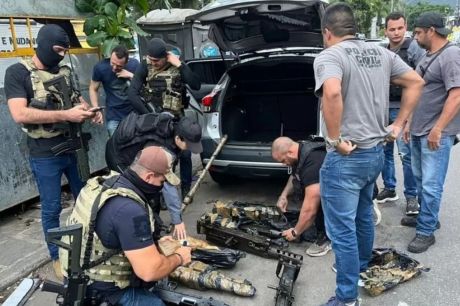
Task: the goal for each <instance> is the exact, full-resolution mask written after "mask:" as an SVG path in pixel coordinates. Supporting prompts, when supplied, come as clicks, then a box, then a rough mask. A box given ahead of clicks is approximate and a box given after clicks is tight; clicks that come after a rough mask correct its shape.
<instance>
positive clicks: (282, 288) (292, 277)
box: [268, 250, 303, 306]
mask: <svg viewBox="0 0 460 306" xmlns="http://www.w3.org/2000/svg"><path fill="white" fill-rule="evenodd" d="M278 255H279V258H278V266H277V267H276V276H277V277H278V278H279V279H280V282H279V284H278V287H274V286H268V288H270V289H275V290H276V295H275V300H276V302H275V306H291V305H292V303H293V302H294V295H293V294H292V291H293V290H294V283H295V281H296V280H297V276H299V272H300V268H301V266H302V262H303V256H302V255H298V254H294V253H291V252H287V251H280V250H278Z"/></svg>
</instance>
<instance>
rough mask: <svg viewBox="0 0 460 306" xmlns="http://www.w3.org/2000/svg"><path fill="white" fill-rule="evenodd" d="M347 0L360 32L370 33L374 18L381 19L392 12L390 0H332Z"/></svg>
mask: <svg viewBox="0 0 460 306" xmlns="http://www.w3.org/2000/svg"><path fill="white" fill-rule="evenodd" d="M394 1H396V0H394ZM336 2H345V3H347V4H349V5H350V6H351V8H352V9H353V13H354V15H355V19H356V23H357V24H358V32H359V33H365V34H368V33H369V30H370V27H371V23H372V18H374V17H377V20H378V21H380V20H381V19H382V17H385V16H386V15H387V14H388V13H389V12H390V9H391V8H390V6H391V4H390V1H389V0H388V1H386V0H344V1H340V0H332V1H331V3H336Z"/></svg>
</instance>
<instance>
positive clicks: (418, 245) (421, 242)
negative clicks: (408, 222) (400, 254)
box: [407, 234, 436, 253]
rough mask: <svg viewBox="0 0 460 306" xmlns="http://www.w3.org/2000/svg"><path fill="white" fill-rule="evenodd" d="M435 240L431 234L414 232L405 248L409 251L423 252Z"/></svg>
mask: <svg viewBox="0 0 460 306" xmlns="http://www.w3.org/2000/svg"><path fill="white" fill-rule="evenodd" d="M435 242H436V239H435V238H434V235H433V234H432V235H431V236H425V235H421V234H415V238H414V239H412V241H411V242H410V243H409V245H408V246H407V250H408V251H409V252H411V253H423V252H425V251H426V250H428V248H429V247H430V246H432V245H433V244H434V243H435Z"/></svg>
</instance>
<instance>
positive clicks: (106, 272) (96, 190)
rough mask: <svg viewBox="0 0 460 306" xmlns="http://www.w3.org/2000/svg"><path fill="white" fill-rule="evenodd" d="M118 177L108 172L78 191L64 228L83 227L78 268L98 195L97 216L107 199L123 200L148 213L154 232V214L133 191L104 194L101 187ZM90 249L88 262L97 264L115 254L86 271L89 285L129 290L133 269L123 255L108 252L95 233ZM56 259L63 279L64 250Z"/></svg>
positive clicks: (125, 189) (120, 188) (121, 189)
mask: <svg viewBox="0 0 460 306" xmlns="http://www.w3.org/2000/svg"><path fill="white" fill-rule="evenodd" d="M118 175H119V174H118V173H116V172H111V173H110V174H109V175H108V176H105V177H101V176H98V177H94V178H92V179H89V180H88V182H87V183H86V186H85V187H84V188H83V189H82V190H81V191H80V194H79V195H78V198H77V201H76V203H75V207H74V209H73V211H72V213H71V214H70V216H69V217H68V219H67V221H66V225H72V224H77V223H80V224H82V225H83V231H82V233H83V235H82V236H83V237H82V254H81V257H80V264H81V265H82V266H83V264H84V256H85V249H86V245H87V241H88V233H89V227H90V219H91V212H92V209H93V204H94V203H95V201H96V199H97V198H98V196H99V194H100V198H99V205H98V208H97V211H96V212H98V211H99V210H100V209H101V208H102V207H103V206H104V204H105V203H106V202H107V200H108V199H110V198H113V197H117V196H121V197H126V198H129V199H132V200H134V201H135V202H137V203H138V204H139V205H141V206H142V207H144V208H145V209H147V211H148V214H149V218H150V225H151V228H152V229H153V226H154V222H155V221H154V219H153V213H152V211H151V210H150V207H149V206H148V205H147V204H146V203H145V202H144V201H143V200H142V199H141V197H140V196H139V195H137V194H136V193H135V192H134V191H133V190H131V189H128V188H123V187H116V188H109V189H106V190H103V183H104V182H105V181H107V180H109V179H112V180H114V179H116V178H117V176H118ZM68 239H69V237H68V236H64V237H63V238H62V240H63V241H64V242H65V243H69V240H68ZM92 246H93V247H92V252H91V256H90V262H94V261H97V260H100V258H103V257H108V255H107V254H109V253H114V254H115V255H112V256H111V257H108V258H107V259H106V260H105V261H103V262H102V263H101V264H99V265H97V266H95V267H93V268H89V269H87V270H86V272H85V273H86V275H88V277H89V279H90V283H92V282H94V281H100V282H111V283H112V282H113V283H115V285H116V286H118V287H119V288H121V289H123V288H126V287H127V286H129V285H130V280H131V279H132V276H133V269H132V267H131V264H130V263H129V261H128V259H127V258H126V256H125V255H124V254H123V253H122V251H121V250H119V252H116V251H117V250H111V249H108V248H106V247H104V246H103V245H102V242H101V240H100V239H99V237H98V236H97V234H96V232H94V237H93V244H92ZM59 258H60V262H61V269H62V273H63V274H64V276H66V275H67V268H68V267H67V266H68V252H67V251H66V250H63V249H59Z"/></svg>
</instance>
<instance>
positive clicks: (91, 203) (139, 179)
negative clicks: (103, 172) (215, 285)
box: [61, 146, 191, 306]
mask: <svg viewBox="0 0 460 306" xmlns="http://www.w3.org/2000/svg"><path fill="white" fill-rule="evenodd" d="M171 161H172V158H171V156H170V154H169V153H168V152H167V151H166V150H164V149H163V148H161V147H158V146H150V147H147V148H145V149H143V150H141V151H140V152H139V153H138V154H137V156H136V158H135V159H134V161H133V163H132V164H131V165H130V166H129V167H128V168H127V169H126V171H125V172H123V174H121V175H118V174H117V175H110V176H108V177H95V178H92V179H89V180H88V183H87V184H86V186H85V187H84V188H83V189H82V190H81V193H80V195H79V197H78V199H77V202H76V203H75V208H74V209H73V211H72V213H71V214H70V216H69V217H68V219H67V225H72V224H81V225H82V226H83V237H82V249H84V250H85V252H82V254H81V261H82V263H83V265H85V263H86V262H87V263H88V265H89V263H91V262H94V261H95V260H101V258H103V259H104V260H103V261H101V263H100V264H98V265H96V266H94V267H93V268H90V269H86V271H85V273H86V275H87V276H88V278H89V279H90V285H89V286H88V289H87V297H95V296H100V297H101V298H102V300H103V301H104V302H108V303H109V305H138V306H142V305H154V306H160V305H164V303H163V302H162V301H161V300H160V298H159V297H158V295H157V294H156V292H155V290H148V289H149V288H148V286H146V287H145V288H144V286H143V283H142V282H147V283H149V282H154V281H158V280H160V279H162V278H164V277H167V276H168V275H169V274H170V273H171V272H172V271H174V270H175V269H176V268H177V267H179V266H182V265H186V264H188V263H190V261H191V254H190V252H191V249H190V248H188V247H180V248H178V249H177V250H175V251H174V253H173V254H171V255H170V256H164V255H162V254H160V252H159V251H158V248H157V247H156V245H155V238H154V237H155V236H156V235H152V233H153V232H154V222H155V221H154V219H153V212H152V211H151V209H150V207H149V206H148V204H147V202H148V199H149V198H152V197H155V195H156V194H158V193H159V192H160V190H161V188H162V185H163V182H164V181H165V180H167V181H169V182H170V183H175V182H177V181H178V178H177V177H176V176H175V174H174V173H172V172H171ZM93 216H94V217H95V221H94V222H93V221H92V217H93ZM88 242H89V244H88ZM88 248H90V249H89V250H88ZM86 252H88V254H90V256H89V258H87V256H85V253H86ZM61 260H62V270H63V272H64V273H66V271H67V263H68V252H67V251H66V250H62V251H61Z"/></svg>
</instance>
